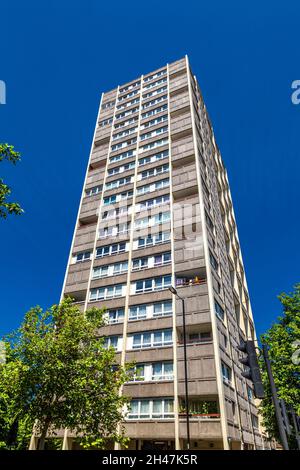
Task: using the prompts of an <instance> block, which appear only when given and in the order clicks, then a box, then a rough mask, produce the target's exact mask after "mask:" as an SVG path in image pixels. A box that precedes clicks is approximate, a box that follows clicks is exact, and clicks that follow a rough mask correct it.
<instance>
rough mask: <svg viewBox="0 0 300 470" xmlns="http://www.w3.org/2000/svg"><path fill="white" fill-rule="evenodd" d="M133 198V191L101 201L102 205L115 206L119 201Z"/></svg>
mask: <svg viewBox="0 0 300 470" xmlns="http://www.w3.org/2000/svg"><path fill="white" fill-rule="evenodd" d="M131 197H133V191H126V192H124V193H119V194H114V195H112V196H107V197H105V198H104V199H103V204H104V205H109V204H115V203H116V202H119V201H124V200H126V199H130V198H131Z"/></svg>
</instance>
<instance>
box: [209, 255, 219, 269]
mask: <svg viewBox="0 0 300 470" xmlns="http://www.w3.org/2000/svg"><path fill="white" fill-rule="evenodd" d="M209 259H210V264H211V266H212V267H213V268H214V269H215V270H216V271H218V269H219V264H218V262H217V260H216V258H215V257H214V255H213V254H212V252H211V251H209Z"/></svg>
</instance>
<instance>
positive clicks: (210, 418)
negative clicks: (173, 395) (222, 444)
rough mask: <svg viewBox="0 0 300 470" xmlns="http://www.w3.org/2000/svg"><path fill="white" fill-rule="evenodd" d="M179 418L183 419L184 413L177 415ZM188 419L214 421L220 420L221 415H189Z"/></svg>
mask: <svg viewBox="0 0 300 470" xmlns="http://www.w3.org/2000/svg"><path fill="white" fill-rule="evenodd" d="M178 415H179V418H181V417H182V418H184V417H185V416H186V413H185V412H180V413H178ZM189 417H190V418H198V419H205V420H214V419H220V417H221V415H220V414H219V413H189Z"/></svg>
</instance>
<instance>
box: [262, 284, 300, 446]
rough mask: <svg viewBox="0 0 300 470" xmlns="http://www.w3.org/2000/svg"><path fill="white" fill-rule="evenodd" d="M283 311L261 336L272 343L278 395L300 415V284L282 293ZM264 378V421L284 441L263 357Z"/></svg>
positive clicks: (272, 432)
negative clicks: (278, 425)
mask: <svg viewBox="0 0 300 470" xmlns="http://www.w3.org/2000/svg"><path fill="white" fill-rule="evenodd" d="M278 298H279V300H280V302H281V304H282V307H283V315H282V316H280V317H279V318H278V321H277V322H276V323H274V324H273V325H272V326H271V328H270V329H269V330H268V331H267V332H266V333H265V334H264V335H262V337H261V341H262V343H265V344H267V345H268V347H269V357H270V360H271V364H272V372H273V375H274V381H275V385H276V388H277V391H278V397H279V398H282V399H283V400H284V401H285V403H286V404H287V405H288V406H289V405H290V406H292V407H293V408H294V410H295V412H296V413H297V414H298V415H300V360H299V356H300V354H299V353H300V349H299V348H300V284H297V285H296V286H295V290H294V291H293V292H292V293H290V294H285V293H283V294H281V295H279V297H278ZM261 367H262V378H263V383H264V388H265V392H266V397H265V398H264V399H263V400H262V402H261V406H260V413H261V416H262V418H263V425H264V427H265V428H266V430H267V432H268V433H269V435H270V436H271V437H274V438H275V439H277V440H278V441H280V438H279V433H278V428H277V423H276V418H275V410H274V406H273V403H272V398H271V391H270V386H269V382H268V378H267V374H266V368H265V364H264V361H263V360H262V359H261Z"/></svg>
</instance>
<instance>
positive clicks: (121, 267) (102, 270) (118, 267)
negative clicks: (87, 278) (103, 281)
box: [93, 261, 128, 279]
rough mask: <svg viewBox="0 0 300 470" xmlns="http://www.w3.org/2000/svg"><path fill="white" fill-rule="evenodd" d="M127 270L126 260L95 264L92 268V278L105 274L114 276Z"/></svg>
mask: <svg viewBox="0 0 300 470" xmlns="http://www.w3.org/2000/svg"><path fill="white" fill-rule="evenodd" d="M127 271H128V262H127V261H123V262H122V263H116V264H111V265H108V266H97V267H96V268H94V270H93V279H99V278H102V277H107V276H116V275H118V274H123V273H125V272H127Z"/></svg>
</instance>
